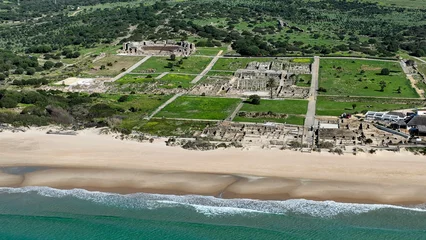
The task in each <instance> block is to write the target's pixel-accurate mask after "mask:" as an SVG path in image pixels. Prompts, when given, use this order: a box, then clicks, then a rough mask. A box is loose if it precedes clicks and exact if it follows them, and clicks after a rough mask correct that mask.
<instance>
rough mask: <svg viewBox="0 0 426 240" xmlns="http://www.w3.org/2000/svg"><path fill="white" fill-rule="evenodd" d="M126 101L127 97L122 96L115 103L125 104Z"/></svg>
mask: <svg viewBox="0 0 426 240" xmlns="http://www.w3.org/2000/svg"><path fill="white" fill-rule="evenodd" d="M127 100H129V95H123V96H121V97H120V98H119V99H118V100H117V101H118V102H125V101H127Z"/></svg>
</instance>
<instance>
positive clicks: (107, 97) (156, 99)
mask: <svg viewBox="0 0 426 240" xmlns="http://www.w3.org/2000/svg"><path fill="white" fill-rule="evenodd" d="M121 96H123V95H120V94H101V97H100V98H99V99H98V101H99V102H101V103H106V104H108V105H109V106H111V107H114V108H120V109H122V110H124V111H127V110H129V109H130V108H132V107H133V108H135V109H138V110H139V114H141V113H143V114H144V115H149V113H151V112H152V111H154V110H155V109H156V108H157V107H159V106H160V105H161V104H162V103H164V102H165V101H167V100H168V99H169V98H170V97H171V96H169V95H149V94H130V95H128V99H127V100H126V101H124V102H119V101H118V99H119V98H120V97H121ZM129 114H133V113H129Z"/></svg>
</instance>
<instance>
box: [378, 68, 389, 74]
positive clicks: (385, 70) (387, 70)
mask: <svg viewBox="0 0 426 240" xmlns="http://www.w3.org/2000/svg"><path fill="white" fill-rule="evenodd" d="M389 74H390V71H389V69H387V68H383V69H382V71H380V75H389Z"/></svg>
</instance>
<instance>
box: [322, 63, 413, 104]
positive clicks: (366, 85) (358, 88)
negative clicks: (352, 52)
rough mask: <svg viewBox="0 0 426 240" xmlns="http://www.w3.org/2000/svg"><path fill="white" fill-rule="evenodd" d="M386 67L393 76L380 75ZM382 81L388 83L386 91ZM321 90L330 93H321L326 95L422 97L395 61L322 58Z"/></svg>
mask: <svg viewBox="0 0 426 240" xmlns="http://www.w3.org/2000/svg"><path fill="white" fill-rule="evenodd" d="M383 68H388V69H389V70H390V75H381V74H380V72H381V70H382V69H383ZM381 81H384V82H385V83H386V87H385V88H384V91H383V92H382V91H381V87H380V82H381ZM319 87H322V88H325V89H326V90H327V92H326V93H321V94H325V95H343V96H379V97H405V98H417V97H419V96H418V95H417V93H416V91H415V90H414V89H413V88H412V87H411V84H410V82H409V80H408V79H406V76H405V74H404V72H403V71H402V69H401V66H400V65H399V63H396V62H384V61H370V60H347V59H345V60H342V59H321V62H320V81H319ZM399 88H400V90H401V92H400V93H398V92H397V90H398V89H399Z"/></svg>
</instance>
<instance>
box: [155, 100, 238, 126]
mask: <svg viewBox="0 0 426 240" xmlns="http://www.w3.org/2000/svg"><path fill="white" fill-rule="evenodd" d="M240 102H241V99H237V98H212V97H191V96H181V97H179V98H177V99H176V100H175V101H174V102H172V103H170V104H169V105H167V106H166V107H165V108H164V109H163V110H162V111H160V112H159V113H158V114H157V115H156V116H155V117H166V118H187V119H213V120H223V119H225V118H226V117H228V116H229V115H230V114H231V113H232V112H233V111H234V109H235V108H236V106H237V105H238V104H239V103H240Z"/></svg>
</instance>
